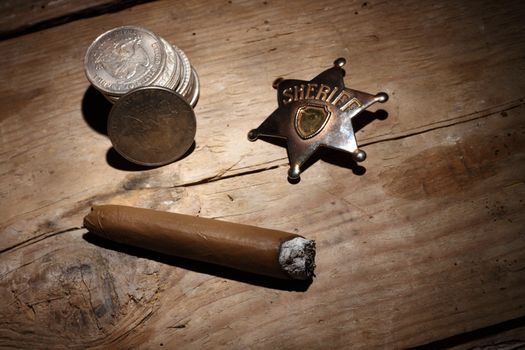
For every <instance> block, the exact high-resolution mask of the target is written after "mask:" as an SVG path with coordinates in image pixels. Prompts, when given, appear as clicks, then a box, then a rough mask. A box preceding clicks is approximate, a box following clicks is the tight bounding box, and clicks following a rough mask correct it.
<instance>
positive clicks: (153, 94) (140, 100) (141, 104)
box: [108, 86, 197, 166]
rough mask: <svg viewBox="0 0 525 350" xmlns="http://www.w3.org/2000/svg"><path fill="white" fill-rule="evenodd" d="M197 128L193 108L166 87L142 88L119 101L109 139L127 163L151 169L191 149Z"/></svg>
mask: <svg viewBox="0 0 525 350" xmlns="http://www.w3.org/2000/svg"><path fill="white" fill-rule="evenodd" d="M196 128H197V125H196V120H195V114H194V112H193V109H192V108H191V106H190V105H189V104H188V102H186V100H184V98H183V97H182V96H180V95H179V94H178V93H176V92H174V91H173V90H170V89H168V88H163V87H153V86H147V87H141V88H137V89H134V90H132V91H130V92H129V93H127V94H126V95H124V96H122V97H121V98H119V100H118V101H117V103H115V104H114V105H113V108H112V109H111V112H110V114H109V118H108V135H109V138H110V140H111V142H112V144H113V147H114V148H115V150H117V152H118V153H120V154H121V155H122V156H123V157H124V158H126V159H127V160H129V161H131V162H133V163H137V164H141V165H148V166H157V165H164V164H168V163H171V162H173V161H175V160H177V159H178V158H180V157H181V156H182V155H184V153H186V151H188V149H189V148H190V147H191V145H192V143H193V140H194V139H195V131H196Z"/></svg>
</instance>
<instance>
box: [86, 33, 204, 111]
mask: <svg viewBox="0 0 525 350" xmlns="http://www.w3.org/2000/svg"><path fill="white" fill-rule="evenodd" d="M84 68H85V70H86V76H87V78H88V80H89V81H90V82H91V84H92V85H93V86H94V87H95V88H96V89H97V90H99V91H100V92H101V93H102V94H103V95H104V96H105V97H106V98H107V99H108V100H109V101H110V102H111V103H115V102H117V101H118V99H119V98H120V97H121V96H123V95H125V94H126V93H127V92H129V91H130V90H133V89H134V88H138V87H144V86H161V87H165V88H168V89H171V90H173V91H175V92H177V93H179V94H180V95H181V96H182V97H183V98H184V99H185V100H186V101H187V102H188V103H189V104H190V105H191V106H192V107H194V106H195V104H196V103H197V100H198V98H199V89H200V86H199V77H198V75H197V72H196V71H195V69H194V68H193V67H192V66H191V64H190V61H189V59H188V57H187V56H186V54H185V53H184V52H183V51H182V50H181V49H180V48H178V47H177V46H175V45H172V44H170V43H169V42H167V41H166V40H164V39H163V38H161V37H159V36H158V35H156V34H154V33H152V32H150V31H149V30H147V29H144V28H140V27H135V26H124V27H118V28H114V29H111V30H109V31H107V32H105V33H104V34H102V35H100V36H99V37H98V38H96V39H95V41H93V43H92V44H91V46H90V47H89V48H88V50H87V52H86V57H85V60H84Z"/></svg>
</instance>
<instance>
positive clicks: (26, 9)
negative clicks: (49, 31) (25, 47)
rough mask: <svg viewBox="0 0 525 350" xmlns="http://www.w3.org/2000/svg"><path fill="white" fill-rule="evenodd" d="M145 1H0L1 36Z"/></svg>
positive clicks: (43, 27)
mask: <svg viewBox="0 0 525 350" xmlns="http://www.w3.org/2000/svg"><path fill="white" fill-rule="evenodd" d="M143 2H145V0H124V1H115V0H93V1H79V0H58V1H56V0H26V1H15V0H4V1H2V2H1V3H0V39H6V38H12V37H16V36H18V35H22V34H27V33H31V32H35V31H38V30H42V29H46V28H49V27H51V26H56V25H60V24H63V23H67V22H70V21H73V20H76V19H79V18H86V17H90V16H95V15H97V14H101V13H104V12H110V11H117V10H122V9H125V8H127V7H130V6H132V5H135V4H138V3H143Z"/></svg>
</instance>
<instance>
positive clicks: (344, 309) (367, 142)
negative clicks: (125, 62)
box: [0, 1, 525, 349]
mask: <svg viewBox="0 0 525 350" xmlns="http://www.w3.org/2000/svg"><path fill="white" fill-rule="evenodd" d="M524 12H525V11H524V10H523V9H522V6H520V3H519V2H507V3H506V4H505V5H504V6H502V5H501V4H494V3H491V2H463V3H461V4H457V3H452V2H450V3H449V2H444V3H440V4H434V3H431V2H418V1H407V2H405V3H403V4H402V5H399V4H394V3H389V2H377V3H376V2H354V1H349V2H346V3H340V2H336V1H332V2H326V3H324V4H322V5H320V4H316V3H311V2H306V1H304V2H302V1H294V2H286V3H285V2H272V1H267V2H266V1H264V2H262V1H261V2H249V1H231V2H228V1H221V2H213V3H209V2H208V3H207V2H204V1H188V2H184V3H174V2H169V1H159V2H155V3H148V4H142V5H139V6H136V7H133V8H131V9H128V10H125V11H122V12H119V13H114V14H108V15H102V16H98V17H94V18H89V19H83V20H79V21H75V22H71V23H68V24H65V25H63V26H59V27H55V28H50V29H47V30H43V31H40V32H37V33H34V34H29V35H25V36H22V37H19V38H16V39H10V40H6V41H3V42H0V47H1V48H2V50H3V52H4V55H3V56H2V65H0V77H1V78H2V81H8V82H9V84H5V85H3V86H2V87H0V104H1V105H2V106H3V107H2V108H3V110H2V113H1V116H0V117H1V121H0V141H1V145H2V146H1V148H0V164H1V167H0V203H1V204H0V206H1V207H0V208H1V213H2V219H1V221H0V261H1V263H0V296H1V297H2V299H3V300H5V302H4V303H3V304H2V307H0V315H1V316H2V317H1V320H0V346H3V347H11V346H13V347H25V348H31V347H33V348H34V347H39V346H41V345H42V344H45V345H46V347H61V346H65V345H68V346H70V347H77V348H85V347H107V348H130V347H133V348H136V347H138V348H160V347H164V348H176V347H183V348H195V349H202V348H214V349H216V348H228V349H231V348H239V349H240V348H246V347H250V348H251V347H253V348H283V349H291V348H298V347H305V348H371V347H372V348H373V347H386V348H401V347H410V346H416V345H422V344H429V343H432V342H435V341H438V340H440V339H444V338H447V337H451V336H454V335H457V334H461V333H465V332H469V331H473V330H476V329H480V328H483V327H489V326H491V325H494V324H499V323H501V322H505V321H507V320H511V319H516V318H520V317H523V316H524V315H525V311H524V305H525V289H524V288H525V275H524V274H523V269H524V263H525V259H524V258H525V239H524V237H523V227H524V223H523V219H524V216H523V213H524V209H525V204H524V202H523V198H524V192H525V188H524V186H523V185H524V178H525V163H524V156H525V154H524V149H525V147H524V146H525V145H524V143H525V121H524V120H525V119H524V116H525V106H524V104H525V102H524V100H523V98H524V93H523V92H524V91H525V75H524V74H523V72H525V59H524V55H523V53H524V52H525V50H524V48H525V34H524V33H525V31H524V29H525V28H524V27H525V24H524V23H523V21H522V20H521V18H522V17H523V15H524V14H525V13H524ZM124 24H137V25H142V26H144V27H147V28H149V29H151V30H152V31H154V32H156V33H158V34H159V35H161V36H163V37H164V38H166V39H167V40H168V41H171V42H173V43H175V44H176V45H178V46H180V47H181V48H183V49H184V50H185V51H186V53H187V54H188V56H189V57H190V60H191V62H192V64H193V65H194V66H195V67H196V69H197V71H198V72H199V74H200V77H201V84H202V93H201V98H200V100H199V103H198V105H197V108H196V114H197V118H198V129H197V136H196V146H195V149H194V151H193V152H192V153H191V154H190V155H189V156H187V157H186V158H184V159H183V160H181V161H179V162H176V163H174V164H171V165H169V166H165V167H162V168H157V169H150V170H144V169H140V168H135V167H132V166H130V165H129V164H127V163H125V162H122V161H121V160H120V159H119V158H118V157H116V156H115V153H114V152H113V151H112V150H111V148H110V146H111V143H110V142H109V140H108V139H107V137H106V135H105V134H104V122H105V117H106V115H107V112H108V108H109V106H108V105H107V104H106V102H105V101H104V100H103V98H102V97H101V96H100V95H98V94H97V93H95V92H94V91H93V90H92V89H91V88H89V84H88V82H87V80H86V79H85V77H84V74H83V66H82V59H83V55H84V52H85V49H86V48H87V46H88V45H89V44H90V42H91V41H92V40H93V39H94V38H95V37H96V36H97V35H98V34H99V33H101V32H102V31H104V30H107V29H110V28H112V27H115V26H119V25H124ZM339 56H345V57H346V58H347V60H348V62H349V63H348V65H347V67H346V68H347V77H346V79H345V80H346V84H347V85H348V86H350V87H352V88H355V89H359V90H363V91H368V92H371V93H375V92H378V91H386V92H387V93H389V95H390V96H391V99H390V100H389V102H388V103H387V104H385V105H384V106H382V107H383V108H384V109H385V110H386V111H387V112H388V115H387V118H386V119H385V118H384V117H385V113H382V112H379V113H376V114H369V115H368V117H367V118H366V120H362V122H363V123H362V125H361V130H360V131H359V132H358V134H357V138H358V142H359V143H360V145H362V146H363V148H364V149H365V150H366V152H367V154H368V156H369V157H368V159H367V161H366V162H365V163H363V165H364V167H366V169H362V168H357V167H355V165H354V164H353V163H352V162H351V160H350V157H349V156H348V155H345V154H343V153H339V152H329V151H325V152H320V154H319V155H318V158H319V161H318V162H316V163H315V164H313V165H311V166H310V167H309V168H308V169H306V171H305V172H304V173H303V174H302V176H301V177H302V181H301V182H300V183H298V184H296V185H291V184H289V183H288V182H287V181H286V172H287V166H288V163H287V158H286V150H285V149H284V148H282V147H279V146H277V145H274V144H270V143H266V142H263V141H257V142H255V143H250V142H248V141H247V139H246V133H247V132H248V130H250V129H251V128H253V127H255V126H257V125H259V123H260V122H261V121H262V120H263V119H264V118H265V117H266V116H267V115H268V114H269V113H271V112H272V111H273V109H274V108H275V107H276V103H275V98H276V96H275V90H273V89H272V88H271V83H272V81H273V80H274V79H275V78H277V77H279V76H284V77H287V78H298V79H309V78H311V77H313V76H315V75H316V74H317V73H319V72H320V71H321V70H323V69H325V68H327V67H329V66H330V65H331V64H332V62H333V60H334V59H335V58H337V57H339ZM375 117H378V118H380V119H374V118H375ZM363 172H364V174H363ZM93 203H98V204H106V203H114V204H125V205H135V206H140V207H148V208H154V209H161V210H167V211H175V212H180V213H185V214H192V215H200V216H204V217H212V218H217V219H222V220H228V221H233V222H240V223H247V224H252V225H259V226H263V227H268V228H274V229H279V230H284V231H291V232H298V233H300V234H302V235H304V236H306V237H308V238H313V239H316V240H317V243H318V258H317V265H318V269H317V278H316V279H315V280H314V282H313V284H312V285H311V286H309V287H308V288H306V287H307V286H295V285H288V284H284V285H283V284H282V283H281V284H280V283H277V282H275V281H272V280H264V279H263V280H261V279H258V278H254V277H253V276H250V275H245V274H241V273H236V272H233V271H230V270H224V269H218V268H215V267H213V266H209V265H205V264H194V263H192V262H188V261H184V260H177V259H170V258H167V257H164V256H158V255H154V254H150V253H148V252H145V251H141V250H136V249H135V250H134V249H129V248H125V247H120V246H116V245H111V244H108V243H107V242H101V241H97V240H93V238H92V237H90V236H89V235H86V231H85V230H83V229H81V228H79V225H80V223H81V218H82V217H83V215H84V214H85V213H87V210H88V209H89V206H90V205H91V204H93Z"/></svg>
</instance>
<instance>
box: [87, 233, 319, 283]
mask: <svg viewBox="0 0 525 350" xmlns="http://www.w3.org/2000/svg"><path fill="white" fill-rule="evenodd" d="M83 238H84V239H85V240H86V241H87V242H89V243H92V244H94V245H97V246H99V247H102V248H105V249H111V250H115V251H118V252H121V253H125V254H129V255H133V256H136V257H139V258H145V259H151V260H154V261H157V262H160V263H163V264H167V265H171V266H175V267H180V268H183V269H186V270H190V271H194V272H199V273H205V274H209V275H213V276H217V277H220V278H226V279H230V280H234V281H238V282H242V283H248V284H252V285H255V286H259V287H265V288H271V289H279V290H286V291H294V292H305V291H306V290H308V288H309V287H310V285H311V284H312V280H311V279H310V280H307V281H300V280H292V279H290V280H284V279H278V278H273V277H268V276H262V275H257V274H253V273H250V272H244V271H240V270H236V269H232V268H229V267H225V266H220V265H215V264H210V263H205V262H200V261H195V260H190V259H185V258H179V257H176V256H172V255H168V254H163V253H158V252H154V251H151V250H147V249H143V248H138V247H134V246H129V245H125V244H121V243H117V242H113V241H110V240H108V239H105V238H102V237H100V236H98V235H95V234H93V233H91V232H88V233H86V234H84V235H83Z"/></svg>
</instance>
